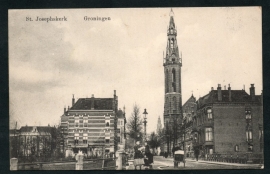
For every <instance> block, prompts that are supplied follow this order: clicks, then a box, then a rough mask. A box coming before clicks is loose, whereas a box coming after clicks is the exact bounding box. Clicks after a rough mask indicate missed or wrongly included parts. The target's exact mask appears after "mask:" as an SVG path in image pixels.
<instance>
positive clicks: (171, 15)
mask: <svg viewBox="0 0 270 174" xmlns="http://www.w3.org/2000/svg"><path fill="white" fill-rule="evenodd" d="M173 17H174V13H173V10H172V8H171V11H170V24H169V28H175V24H174V19H173Z"/></svg>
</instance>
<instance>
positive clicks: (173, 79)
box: [172, 68, 176, 92]
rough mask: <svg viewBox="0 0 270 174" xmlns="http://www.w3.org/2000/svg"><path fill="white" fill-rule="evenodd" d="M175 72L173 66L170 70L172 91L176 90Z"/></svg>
mask: <svg viewBox="0 0 270 174" xmlns="http://www.w3.org/2000/svg"><path fill="white" fill-rule="evenodd" d="M175 82H176V74H175V69H174V68H173V70H172V87H173V92H176V83H175Z"/></svg>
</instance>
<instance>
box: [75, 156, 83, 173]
mask: <svg viewBox="0 0 270 174" xmlns="http://www.w3.org/2000/svg"><path fill="white" fill-rule="evenodd" d="M76 160H77V163H76V169H75V170H83V154H79V153H78V154H77V155H76Z"/></svg>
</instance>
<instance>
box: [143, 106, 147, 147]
mask: <svg viewBox="0 0 270 174" xmlns="http://www.w3.org/2000/svg"><path fill="white" fill-rule="evenodd" d="M143 114H144V118H143V119H144V121H143V123H144V142H146V123H147V121H146V119H147V118H146V115H147V114H148V113H147V111H146V109H144V112H143Z"/></svg>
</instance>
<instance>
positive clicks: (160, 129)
mask: <svg viewBox="0 0 270 174" xmlns="http://www.w3.org/2000/svg"><path fill="white" fill-rule="evenodd" d="M161 131H162V124H161V119H160V116H158V122H157V130H156V133H157V134H159V133H160V132H161Z"/></svg>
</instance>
